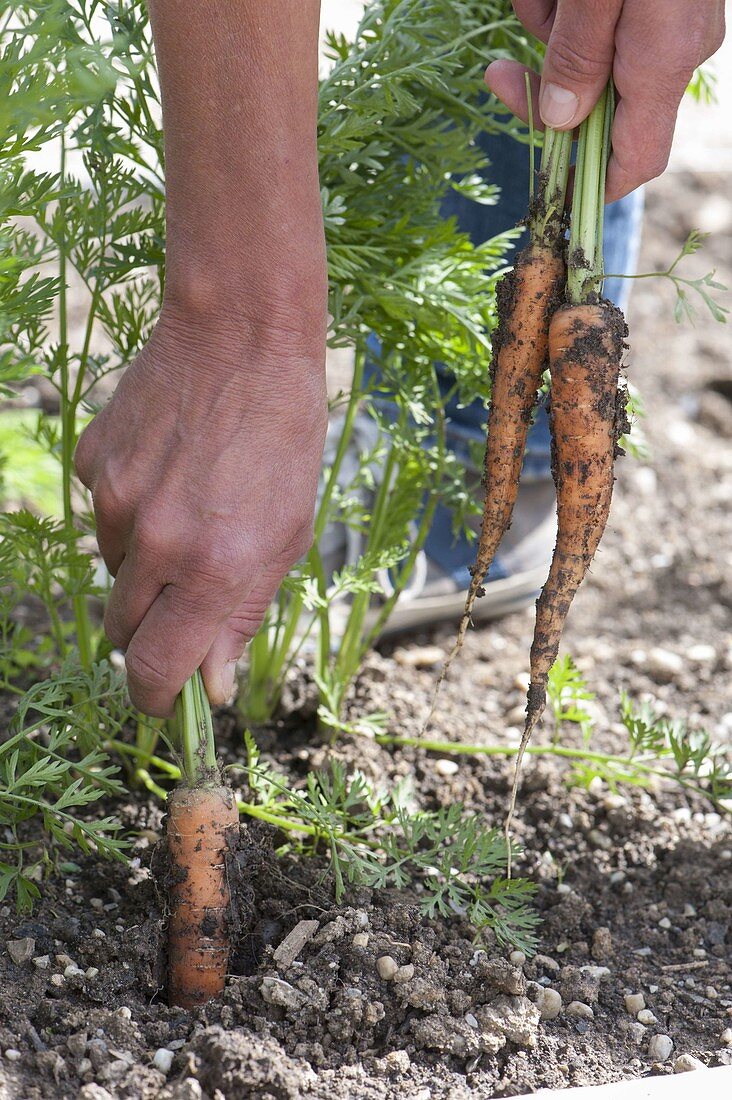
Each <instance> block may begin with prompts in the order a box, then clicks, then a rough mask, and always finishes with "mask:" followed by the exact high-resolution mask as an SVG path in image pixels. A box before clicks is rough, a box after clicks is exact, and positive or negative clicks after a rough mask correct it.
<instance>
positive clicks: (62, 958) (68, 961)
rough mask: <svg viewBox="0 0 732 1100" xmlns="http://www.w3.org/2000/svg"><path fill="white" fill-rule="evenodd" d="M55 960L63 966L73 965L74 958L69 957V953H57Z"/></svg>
mask: <svg viewBox="0 0 732 1100" xmlns="http://www.w3.org/2000/svg"><path fill="white" fill-rule="evenodd" d="M56 962H57V963H58V965H59V966H63V967H66V966H73V965H74V960H73V959H72V958H71V955H57V956H56Z"/></svg>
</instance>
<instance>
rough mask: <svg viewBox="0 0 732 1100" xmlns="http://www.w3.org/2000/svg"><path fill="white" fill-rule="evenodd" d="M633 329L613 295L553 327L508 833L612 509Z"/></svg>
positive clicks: (570, 310)
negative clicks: (541, 550) (544, 475)
mask: <svg viewBox="0 0 732 1100" xmlns="http://www.w3.org/2000/svg"><path fill="white" fill-rule="evenodd" d="M627 332H628V330H627V327H626V325H625V319H624V317H623V315H622V313H621V312H620V310H619V309H617V308H616V307H615V306H613V305H612V304H611V303H610V302H607V301H603V302H600V303H599V304H596V305H588V304H581V305H567V306H563V307H562V308H561V309H559V310H557V312H556V313H555V314H554V316H553V317H552V320H551V325H550V328H549V363H550V371H551V383H552V388H551V410H550V416H551V426H552V436H553V440H554V452H553V462H552V471H553V474H554V481H555V484H556V487H557V543H556V547H555V549H554V556H553V558H552V563H551V567H550V570H549V576H548V578H547V581H546V584H545V585H544V588H543V589H542V592H541V595H540V596H539V599H538V600H537V604H536V627H535V630H534V640H533V644H532V646H531V682H530V685H529V690H528V700H527V706H526V724H525V728H524V733H523V737H522V739H521V745H520V747H519V752H518V755H517V758H516V771H515V776H514V785H513V790H512V793H511V800H510V805H509V812H508V817H507V821H506V833H507V834H508V830H509V826H510V823H511V817H512V815H513V811H514V808H515V804H516V790H517V786H518V776H519V771H520V768H521V761H522V758H523V754H524V750H525V748H526V745H527V744H528V741H529V738H530V737H531V733H532V731H533V729H534V727H535V725H536V723H537V722H538V720H539V718H540V717H541V715H542V713H543V711H544V707H545V705H546V685H547V681H548V678H549V670H550V669H551V667H552V665H553V664H554V662H555V660H556V659H557V655H558V653H559V643H560V641H561V637H562V630H563V628H564V623H565V620H566V618H567V613H568V611H569V608H570V605H571V603H572V600H573V599H574V596H575V593H576V592H577V589H578V588H579V586H580V584H581V583H582V581H583V579H584V577H585V574H586V573H587V570H588V569H589V567H590V564H591V562H592V559H593V557H594V556H595V551H596V550H597V547H598V544H599V542H600V539H601V538H602V534H603V531H604V530H605V524H606V523H607V518H608V515H609V512H610V500H611V497H612V492H613V481H614V478H613V465H614V461H615V457H616V455H617V454H618V446H617V441H618V436H619V435H620V433H621V431H622V430H624V428H625V426H626V425H625V402H624V395H623V394H622V392H621V391H619V389H618V379H619V372H620V360H621V357H622V351H623V340H624V338H625V336H626V335H627ZM509 850H510V849H509Z"/></svg>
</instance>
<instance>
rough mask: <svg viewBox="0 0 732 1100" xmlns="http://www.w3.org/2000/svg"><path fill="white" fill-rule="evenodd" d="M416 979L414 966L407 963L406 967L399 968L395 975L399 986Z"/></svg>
mask: <svg viewBox="0 0 732 1100" xmlns="http://www.w3.org/2000/svg"><path fill="white" fill-rule="evenodd" d="M413 977H414V965H413V964H412V963H405V964H404V966H400V967H398V968H397V971H396V973H395V975H394V981H395V982H396V983H397V985H405V984H406V983H407V982H411V980H412V978H413Z"/></svg>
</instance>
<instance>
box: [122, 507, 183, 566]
mask: <svg viewBox="0 0 732 1100" xmlns="http://www.w3.org/2000/svg"><path fill="white" fill-rule="evenodd" d="M133 541H134V545H135V548H136V550H137V552H138V554H139V555H140V557H141V558H142V559H152V560H154V561H160V560H166V559H168V558H170V557H171V555H172V554H173V553H174V551H175V546H176V541H177V540H176V539H175V538H174V537H173V535H172V533H171V530H170V527H169V526H168V525H167V524H166V523H164V522H163V521H162V520H161V519H160V517H159V516H156V515H155V514H154V513H153V512H148V511H146V512H144V513H143V514H142V515H138V516H137V517H136V519H135V529H134V540H133Z"/></svg>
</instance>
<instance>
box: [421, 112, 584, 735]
mask: <svg viewBox="0 0 732 1100" xmlns="http://www.w3.org/2000/svg"><path fill="white" fill-rule="evenodd" d="M530 102H531V100H530V99H529V103H530ZM530 128H531V134H532V161H531V180H532V184H531V194H530V209H529V217H528V219H527V225H528V229H529V237H530V239H529V243H528V245H527V246H526V248H524V249H523V250H522V251H521V252H520V253H519V255H518V256H517V258H516V263H515V265H514V267H513V269H512V270H511V271H509V272H508V273H507V274H506V275H504V276H503V278H502V279H501V280H500V282H499V283H498V285H497V288H496V303H497V309H498V326H497V328H496V331H495V332H494V334H493V358H492V363H491V383H492V389H491V403H490V408H489V411H488V435H487V441H486V452H485V463H484V475H483V484H484V487H485V502H484V505H483V520H482V524H481V532H480V538H479V541H478V551H477V555H476V560H475V564H474V565H473V566H472V567H471V571H470V572H471V581H470V586H469V588H468V594H467V597H466V600H465V610H464V611H463V616H462V619H461V620H460V625H459V627H458V633H457V638H456V641H455V644H454V645H453V648H452V650H451V651H450V653H449V654H448V656H447V658H446V660H445V664H444V665H443V668H442V671H441V673H440V676H439V678H438V680H437V684H436V685H435V691H434V695H433V699H432V706H431V708H430V712H429V714H428V716H427V719H426V720H425V723H424V726H423V732H424V730H426V728H427V726H428V725H429V723H430V721H431V719H432V715H433V713H434V709H435V704H436V702H437V696H438V694H439V691H440V688H441V686H442V684H443V682H444V680H445V677H446V676H447V674H448V671H449V669H450V665H451V664H452V662H453V660H454V659H455V657H456V656H457V654H458V653H459V652H460V650H461V649H462V646H463V642H464V641H465V635H466V633H467V631H468V627H469V626H470V622H471V615H472V611H473V606H474V604H475V601H476V599H477V598H478V597H479V596H482V595H483V594H484V588H483V582H484V581H485V577H486V574H487V572H488V570H489V569H490V566H491V563H492V562H493V559H494V557H495V554H496V551H497V550H498V547H499V545H500V542H501V539H502V538H503V536H504V535H505V533H506V531H507V530H508V528H509V526H510V524H511V516H512V513H513V507H514V504H515V503H516V495H517V493H518V482H519V475H520V473H521V465H522V462H523V456H524V450H525V448H526V436H527V433H528V430H529V426H530V424H531V417H532V412H533V409H534V406H535V404H536V395H537V391H538V389H539V387H540V385H541V379H542V374H543V372H544V368H545V365H546V356H547V344H548V338H549V321H550V318H551V315H552V313H553V311H554V309H555V308H556V306H557V304H558V302H559V300H560V299H561V296H562V294H563V291H564V284H565V279H566V268H565V262H564V246H565V238H564V225H565V221H564V204H565V198H566V193H567V180H568V176H569V163H570V154H571V149H572V135H571V134H567V133H564V132H558V131H554V130H550V129H547V131H546V133H545V135H544V146H543V150H542V159H541V167H540V170H539V175H538V186H537V189H536V194H534V187H533V174H534V162H533V127H532V126H531V120H530Z"/></svg>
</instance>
